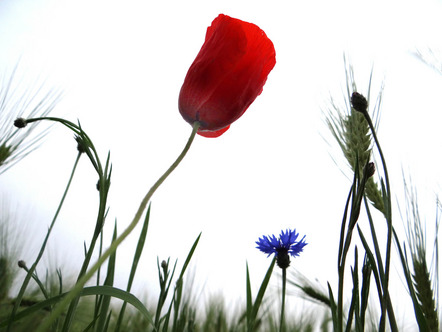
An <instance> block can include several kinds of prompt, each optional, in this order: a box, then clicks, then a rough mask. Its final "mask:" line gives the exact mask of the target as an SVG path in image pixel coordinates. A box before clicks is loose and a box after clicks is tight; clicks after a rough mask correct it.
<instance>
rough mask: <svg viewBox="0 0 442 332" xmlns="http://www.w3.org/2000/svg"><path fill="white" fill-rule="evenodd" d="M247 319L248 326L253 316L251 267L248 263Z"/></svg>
mask: <svg viewBox="0 0 442 332" xmlns="http://www.w3.org/2000/svg"><path fill="white" fill-rule="evenodd" d="M246 292H247V294H246V297H247V300H246V318H247V326H249V324H250V323H251V314H252V287H251V285H250V273H249V265H248V264H247V263H246Z"/></svg>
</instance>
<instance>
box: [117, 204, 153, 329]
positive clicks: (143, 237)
mask: <svg viewBox="0 0 442 332" xmlns="http://www.w3.org/2000/svg"><path fill="white" fill-rule="evenodd" d="M150 207H151V204H149V207H148V208H147V212H146V217H145V218H144V223H143V228H142V229H141V233H140V237H139V238H138V244H137V248H136V249H135V254H134V258H133V261H132V267H131V270H130V275H129V280H128V282H127V288H126V291H128V292H130V290H131V288H132V283H133V280H134V278H135V272H136V271H137V267H138V262H139V261H140V257H141V254H142V253H143V249H144V243H145V242H146V235H147V229H148V227H149V218H150ZM126 305H127V303H126V302H124V303H123V305H122V307H121V310H120V314H119V316H118V321H117V326H116V327H115V332H119V331H120V329H121V324H122V323H123V317H124V312H125V310H126Z"/></svg>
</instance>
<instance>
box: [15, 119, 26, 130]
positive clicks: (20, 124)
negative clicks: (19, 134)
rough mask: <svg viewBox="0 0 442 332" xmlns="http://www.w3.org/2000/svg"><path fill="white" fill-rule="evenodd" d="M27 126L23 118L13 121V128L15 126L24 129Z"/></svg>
mask: <svg viewBox="0 0 442 332" xmlns="http://www.w3.org/2000/svg"><path fill="white" fill-rule="evenodd" d="M27 124H28V123H27V122H26V119H23V118H18V119H16V120H15V121H14V126H16V127H17V128H24V127H26V125H27Z"/></svg>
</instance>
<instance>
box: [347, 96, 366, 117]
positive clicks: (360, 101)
mask: <svg viewBox="0 0 442 332" xmlns="http://www.w3.org/2000/svg"><path fill="white" fill-rule="evenodd" d="M350 101H351V104H352V105H353V108H354V109H355V110H356V111H358V112H361V113H367V108H368V101H367V99H366V98H365V97H364V96H363V95H361V94H360V93H358V92H353V94H352V95H351V99H350Z"/></svg>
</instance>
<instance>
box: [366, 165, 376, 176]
mask: <svg viewBox="0 0 442 332" xmlns="http://www.w3.org/2000/svg"><path fill="white" fill-rule="evenodd" d="M365 167H366V169H365V172H366V174H367V179H368V178H371V177H372V176H373V175H374V173H375V172H376V166H375V164H374V162H369V163H368V164H367V166H365Z"/></svg>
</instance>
